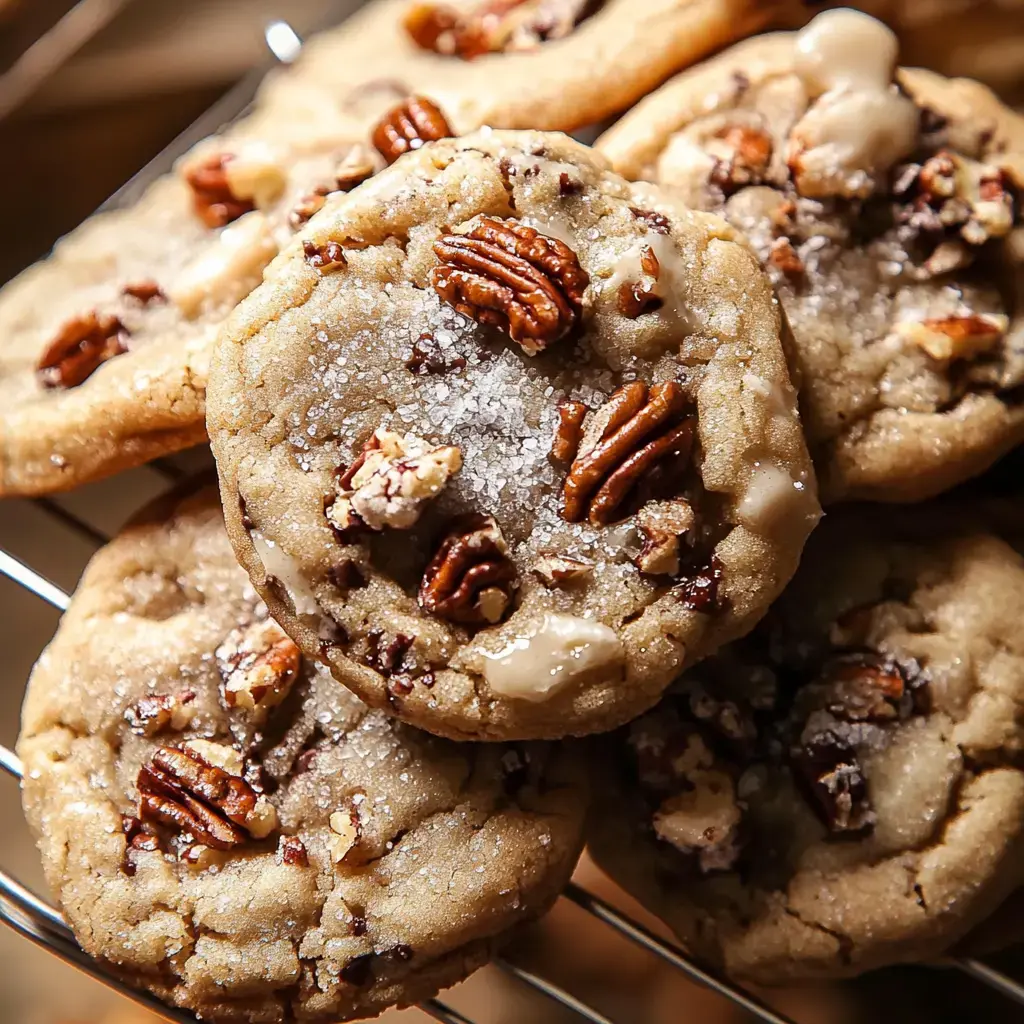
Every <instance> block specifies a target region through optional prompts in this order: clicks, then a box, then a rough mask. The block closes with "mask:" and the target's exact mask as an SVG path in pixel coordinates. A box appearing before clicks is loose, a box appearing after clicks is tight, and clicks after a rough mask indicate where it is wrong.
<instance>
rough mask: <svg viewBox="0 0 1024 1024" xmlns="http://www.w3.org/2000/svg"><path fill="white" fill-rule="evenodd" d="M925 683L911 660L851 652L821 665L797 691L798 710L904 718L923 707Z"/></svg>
mask: <svg viewBox="0 0 1024 1024" xmlns="http://www.w3.org/2000/svg"><path fill="white" fill-rule="evenodd" d="M926 683H927V677H926V676H925V675H924V673H923V672H922V671H921V666H920V665H919V664H918V663H917V662H916V661H914V660H908V661H898V660H897V659H895V658H892V657H888V656H885V655H880V654H875V653H874V652H871V651H854V652H851V653H847V654H840V655H837V656H836V657H834V658H831V659H830V660H829V661H827V662H826V663H825V664H824V666H823V668H822V670H821V672H820V674H819V676H818V679H817V681H816V682H815V683H813V684H812V685H810V686H808V687H806V688H805V689H804V690H803V691H802V693H801V699H800V700H799V701H798V709H799V708H802V709H804V710H805V711H806V710H807V708H808V707H810V708H812V709H815V710H824V711H827V712H828V713H829V714H830V715H833V716H834V717H836V718H837V719H840V720H842V721H844V722H865V721H868V722H888V721H896V720H903V719H906V718H908V717H910V715H912V714H914V713H915V712H916V713H920V712H922V711H924V710H926V709H927V706H928V701H927V689H926Z"/></svg>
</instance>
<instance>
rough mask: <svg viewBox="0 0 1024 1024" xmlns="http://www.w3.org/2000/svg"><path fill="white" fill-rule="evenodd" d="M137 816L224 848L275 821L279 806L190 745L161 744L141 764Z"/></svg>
mask: <svg viewBox="0 0 1024 1024" xmlns="http://www.w3.org/2000/svg"><path fill="white" fill-rule="evenodd" d="M136 784H137V786H138V790H139V818H140V819H141V820H142V821H144V822H145V821H149V822H156V823H159V824H162V825H168V826H170V827H172V828H175V829H177V831H179V832H180V833H182V834H187V835H190V836H192V838H193V839H194V840H196V841H197V842H199V843H202V844H203V845H204V846H210V847H213V848H214V849H216V850H228V849H231V848H232V847H233V846H239V845H241V844H242V843H244V842H245V841H246V839H248V838H249V837H250V836H252V837H254V838H257V839H262V838H263V837H264V836H266V835H268V834H269V833H270V832H271V831H272V830H273V829H274V828H275V827H276V826H277V812H276V811H275V810H274V808H273V806H272V805H271V804H270V803H269V802H268V801H267V799H266V797H262V796H259V795H258V794H257V793H256V792H255V791H254V790H253V789H252V787H251V786H250V785H249V784H248V783H247V782H245V780H244V779H242V778H240V777H239V776H236V775H233V774H231V773H230V772H229V771H226V770H225V769H224V768H221V767H218V766H217V765H215V764H213V763H212V762H211V761H209V760H207V759H206V758H205V757H203V756H202V755H201V754H200V753H199V752H198V751H197V750H196V749H195V748H194V746H193V747H188V746H186V747H183V748H181V749H180V750H179V749H176V748H174V747H161V748H160V749H159V750H157V751H156V753H155V754H154V755H153V758H152V760H151V761H150V762H149V763H148V764H144V765H143V766H142V768H140V769H139V776H138V780H137V783H136Z"/></svg>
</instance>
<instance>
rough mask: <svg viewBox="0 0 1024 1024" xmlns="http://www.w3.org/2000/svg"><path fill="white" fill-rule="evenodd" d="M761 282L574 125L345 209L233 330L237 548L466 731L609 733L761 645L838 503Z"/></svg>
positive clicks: (406, 179)
mask: <svg viewBox="0 0 1024 1024" xmlns="http://www.w3.org/2000/svg"><path fill="white" fill-rule="evenodd" d="M779 332H780V320H779V313H778V308H777V305H776V303H775V301H774V299H773V296H772V293H771V287H770V285H769V283H768V280H767V278H766V277H765V276H764V275H763V274H762V273H761V272H760V270H759V268H758V266H757V262H756V260H755V258H754V257H753V255H752V254H751V253H750V252H749V250H748V249H747V248H746V247H745V246H743V245H742V244H741V243H740V242H738V241H737V240H736V233H735V232H734V231H733V230H732V229H731V228H730V227H729V226H728V225H727V224H726V223H725V222H724V221H723V220H721V219H719V218H716V217H711V216H708V215H706V214H702V213H694V212H691V211H689V210H687V209H685V208H683V207H680V206H677V205H674V204H673V203H671V202H670V201H668V200H667V199H665V198H664V197H663V196H662V195H660V194H659V193H658V192H657V191H656V190H654V189H652V188H651V187H650V186H647V185H641V186H635V187H634V186H630V185H628V184H627V183H626V182H625V181H623V180H622V179H621V178H619V177H618V176H617V175H615V174H612V173H611V172H610V171H609V170H608V168H607V166H606V164H605V162H604V161H603V160H602V159H601V158H599V157H596V156H595V155H593V154H592V152H591V151H590V150H588V149H587V148H586V147H584V146H581V145H579V144H578V143H575V142H573V141H572V140H570V139H568V138H566V137H565V136H561V135H551V134H542V133H538V132H491V131H489V130H485V131H483V132H481V133H478V134H476V135H471V136H467V137H465V138H462V139H455V140H444V141H441V142H438V143H434V144H432V145H430V146H425V147H423V148H422V149H420V150H419V151H418V152H416V153H413V154H410V155H407V156H405V157H403V158H402V159H401V160H400V161H399V162H398V163H396V164H395V165H394V166H393V167H392V168H390V169H389V170H387V171H384V172H382V173H381V174H379V175H377V176H376V177H375V178H374V179H372V180H371V181H369V182H367V183H366V184H364V185H363V186H361V187H360V188H359V189H358V190H356V191H355V192H353V193H351V194H350V195H349V196H347V197H345V200H344V201H337V202H334V201H332V202H329V203H328V205H327V206H326V207H325V208H324V210H323V211H322V212H321V213H320V214H319V215H318V216H317V217H316V218H315V219H314V220H313V221H312V222H311V223H310V224H309V226H308V228H307V229H306V230H304V231H303V232H301V233H300V237H299V238H298V239H297V240H296V242H295V243H294V244H293V245H292V246H290V247H289V249H288V250H287V251H286V252H284V253H282V255H281V256H280V257H279V258H278V259H277V260H276V261H275V263H274V264H272V266H271V267H270V268H269V269H268V272H267V280H266V283H265V284H264V285H263V287H262V288H260V289H259V290H258V291H257V292H255V293H254V294H253V295H252V296H251V297H250V300H249V301H247V302H246V303H243V304H242V305H241V306H240V307H239V308H238V309H237V310H236V312H235V314H234V315H233V317H232V319H231V321H230V323H229V325H228V327H227V328H226V329H225V331H224V332H223V333H222V335H221V337H220V339H219V342H218V346H217V351H216V355H215V359H214V365H213V372H212V379H211V389H210V404H209V428H210V435H211V440H212V443H213V448H214V453H215V455H216V457H217V461H218V466H219V470H220V474H221V486H222V493H223V496H224V499H225V507H226V517H227V522H228V530H229V534H230V535H231V539H232V542H233V543H234V545H235V550H236V553H237V555H238V557H239V559H240V561H241V562H242V564H243V565H244V566H245V567H246V568H247V569H248V570H249V574H250V576H251V578H252V580H253V583H254V585H255V586H256V588H257V590H258V591H259V592H260V593H261V595H263V596H264V598H265V600H267V602H268V603H269V605H270V607H271V610H272V611H273V613H274V615H275V616H276V617H277V618H278V621H279V622H280V623H281V624H282V626H283V627H284V628H285V630H286V631H287V632H288V633H289V635H291V636H292V637H293V638H294V639H295V640H296V641H297V642H298V643H299V646H300V647H302V649H303V650H304V651H305V652H306V653H307V654H309V655H311V656H314V655H315V656H320V657H322V658H323V659H324V660H325V661H326V662H327V663H328V664H329V665H330V667H331V670H332V671H333V672H334V674H335V676H336V678H338V679H339V680H340V681H342V682H343V683H345V684H346V685H347V686H349V687H351V688H352V689H353V690H354V691H355V692H356V693H357V694H358V695H360V696H361V697H362V698H363V699H364V700H366V701H367V703H369V704H371V705H372V706H375V707H390V708H391V710H392V711H393V712H394V713H395V714H397V715H398V716H399V717H401V718H403V719H404V720H406V721H409V722H412V723H414V724H417V725H420V726H422V727H423V728H426V729H430V730H432V731H436V732H438V733H440V734H443V735H450V736H453V737H461V738H468V737H478V738H488V739H498V738H511V737H515V738H539V737H546V736H560V735H566V734H580V733H587V732H593V731H595V730H601V729H608V728H611V727H612V726H614V725H617V724H621V723H622V722H624V721H627V720H628V719H629V718H631V717H633V716H635V715H636V714H639V713H640V712H641V711H642V710H644V709H645V708H647V707H649V706H650V705H651V704H653V703H654V701H655V700H656V699H657V697H658V694H659V693H660V692H661V690H662V689H663V688H664V687H665V686H666V685H667V684H668V682H669V681H670V680H671V679H672V678H673V676H674V675H675V673H676V672H677V670H678V669H679V668H680V667H681V666H683V665H686V664H689V663H692V662H693V661H695V660H697V659H698V658H700V657H702V656H704V655H705V654H707V653H709V652H710V651H712V650H714V649H715V648H716V647H718V646H719V645H720V644H721V643H723V642H725V640H726V639H729V638H731V637H734V636H736V635H738V634H741V633H743V632H745V631H746V630H747V629H749V628H750V627H751V626H752V625H753V623H754V622H755V621H756V620H757V618H759V617H760V615H761V614H762V613H763V611H764V610H765V608H766V607H767V606H768V604H769V602H770V601H771V599H772V598H773V597H774V596H775V594H776V593H777V592H778V591H779V590H780V589H781V588H782V586H783V585H784V583H785V581H786V580H787V579H788V578H789V576H790V575H791V574H792V572H793V571H794V569H795V566H796V563H797V559H798V558H799V553H800V549H801V547H802V546H803V542H804V539H805V538H806V536H807V534H808V532H809V531H810V529H811V528H812V527H813V525H814V523H815V521H816V519H817V515H818V508H817V503H816V499H815V490H814V480H813V476H812V474H811V469H810V463H809V460H808V457H807V453H806V450H805V448H804V442H803V436H802V432H801V429H800V425H799V422H798V419H797V415H796V411H795V401H794V394H793V391H792V388H791V387H790V384H789V380H788V376H787V370H786V364H785V360H784V358H783V353H782V347H781V345H780V340H779Z"/></svg>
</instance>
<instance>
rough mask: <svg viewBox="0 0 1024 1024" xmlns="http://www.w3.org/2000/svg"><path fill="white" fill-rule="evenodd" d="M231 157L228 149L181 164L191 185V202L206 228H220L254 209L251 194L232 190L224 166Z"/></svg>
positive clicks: (254, 205) (225, 166)
mask: <svg viewBox="0 0 1024 1024" xmlns="http://www.w3.org/2000/svg"><path fill="white" fill-rule="evenodd" d="M233 159H234V157H233V156H232V154H230V153H215V154H214V155H212V156H210V157H208V158H207V159H205V160H202V161H199V162H196V163H193V164H192V165H190V166H188V167H186V168H185V180H186V181H187V182H188V184H189V187H190V188H191V189H192V205H193V207H194V208H195V211H196V214H197V215H198V216H199V218H200V219H201V220H202V222H203V223H204V224H205V225H206V226H207V227H208V228H222V227H224V226H225V225H227V224H230V223H231V222H232V221H234V220H238V218H239V217H241V216H242V214H244V213H249V212H250V211H252V210H255V209H256V204H255V203H254V202H253V201H252V199H251V198H245V197H243V196H238V195H236V194H235V193H234V192H233V191H232V188H231V182H230V181H229V180H228V174H227V169H226V168H227V165H228V164H229V163H230V162H231V161H232V160H233Z"/></svg>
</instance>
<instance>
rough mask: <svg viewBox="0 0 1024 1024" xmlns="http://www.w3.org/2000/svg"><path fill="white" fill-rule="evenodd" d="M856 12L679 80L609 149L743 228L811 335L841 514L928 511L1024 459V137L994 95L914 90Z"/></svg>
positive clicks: (822, 472) (810, 421)
mask: <svg viewBox="0 0 1024 1024" xmlns="http://www.w3.org/2000/svg"><path fill="white" fill-rule="evenodd" d="M895 57H896V50H895V41H894V38H893V36H892V34H891V32H890V31H889V30H888V29H886V28H885V27H884V26H882V25H881V24H880V23H879V22H876V21H873V20H871V19H869V18H868V17H867V16H865V15H862V14H857V13H855V12H851V11H836V12H831V13H828V14H823V15H820V16H819V17H818V18H816V19H815V20H814V21H813V22H812V23H811V24H810V25H809V26H808V27H807V28H806V29H804V30H803V31H802V32H800V33H798V34H793V35H776V36H769V37H764V38H760V39H755V40H751V41H750V42H748V43H745V44H742V45H741V46H738V47H736V48H734V49H733V50H731V51H729V52H727V53H726V54H724V55H722V56H721V57H719V58H717V59H716V60H714V61H712V62H710V63H708V64H707V65H705V66H703V67H701V68H698V69H695V70H694V71H693V72H691V73H689V74H684V75H682V76H680V78H678V79H677V80H676V81H674V82H672V83H670V84H669V85H667V86H666V87H665V88H664V89H662V90H661V91H660V92H658V93H656V94H654V95H653V96H652V97H650V98H649V99H648V100H646V101H645V102H644V103H642V104H641V105H640V106H639V107H637V109H636V110H635V111H634V112H633V113H632V114H630V115H629V116H628V117H626V118H625V119H623V121H622V122H621V123H620V124H619V125H618V126H616V127H615V128H613V129H612V130H611V131H610V132H608V133H607V134H606V135H605V136H604V137H603V139H602V140H600V142H599V148H600V149H601V150H603V152H604V153H605V154H606V155H608V156H609V157H610V158H611V159H612V161H613V163H615V164H616V166H617V167H618V168H619V169H620V170H622V171H623V172H624V173H625V174H626V175H627V176H629V177H642V178H651V179H657V180H658V181H659V182H660V183H661V184H662V185H663V186H666V187H668V188H670V189H672V190H674V191H675V192H676V193H677V194H679V195H680V196H681V197H682V198H684V199H685V200H686V201H688V202H690V203H692V204H694V205H696V206H698V207H700V208H703V209H708V210H715V211H718V212H721V213H723V214H724V215H725V216H726V218H727V219H728V220H729V221H730V222H731V223H732V224H734V225H735V226H737V227H738V228H740V229H741V230H742V231H743V232H745V233H746V235H747V236H748V237H749V239H750V240H751V242H752V243H753V244H754V246H755V248H756V249H757V251H758V253H759V255H760V257H761V259H762V261H763V263H764V265H765V266H766V268H767V269H768V271H769V272H770V273H771V275H772V277H773V280H774V282H775V284H776V286H777V288H778V293H779V297H780V299H781V301H782V305H783V307H784V309H785V311H786V314H787V316H788V319H789V322H790V324H791V326H792V330H793V335H794V353H795V358H796V362H797V365H798V369H799V373H800V376H801V377H802V381H801V402H802V412H803V416H804V424H805V427H806V430H807V436H808V444H809V446H810V448H811V454H812V456H813V457H814V459H815V464H816V466H817V468H818V475H819V478H820V481H821V489H822V493H823V496H824V498H825V499H826V500H829V501H834V500H838V499H841V498H868V499H873V500H885V501H910V500H916V499H920V498H923V497H926V496H928V495H931V494H935V493H937V492H939V491H941V490H944V489H946V488H948V487H950V486H952V485H953V484H955V483H957V482H959V481H961V480H963V479H965V478H968V477H970V476H973V475H974V474H976V473H979V472H981V471H982V470H983V469H985V468H986V467H987V466H988V465H989V464H991V463H992V462H993V461H994V460H995V459H996V458H997V457H998V456H999V455H1000V454H1002V453H1003V452H1005V451H1007V450H1008V449H1010V448H1011V447H1012V446H1014V445H1015V444H1017V443H1019V442H1020V441H1021V440H1024V406H1022V403H1021V394H1022V389H1024V317H1022V315H1021V309H1020V303H1021V297H1022V289H1021V280H1022V273H1024V271H1022V261H1024V228H1022V220H1021V217H1022V214H1021V186H1022V185H1024V120H1022V119H1021V118H1019V117H1018V116H1017V115H1015V114H1012V113H1011V112H1010V111H1008V110H1006V109H1005V108H1003V107H1002V106H1001V105H1000V104H999V102H998V101H997V100H996V99H995V98H994V97H993V95H992V94H991V93H990V92H988V91H987V90H986V89H985V88H984V87H982V86H980V85H977V84H976V83H972V82H967V81H949V80H946V79H942V78H940V77H939V76H937V75H934V74H931V73H929V72H926V71H907V70H900V71H898V72H896V76H895V81H894V80H893V71H894V63H895Z"/></svg>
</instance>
